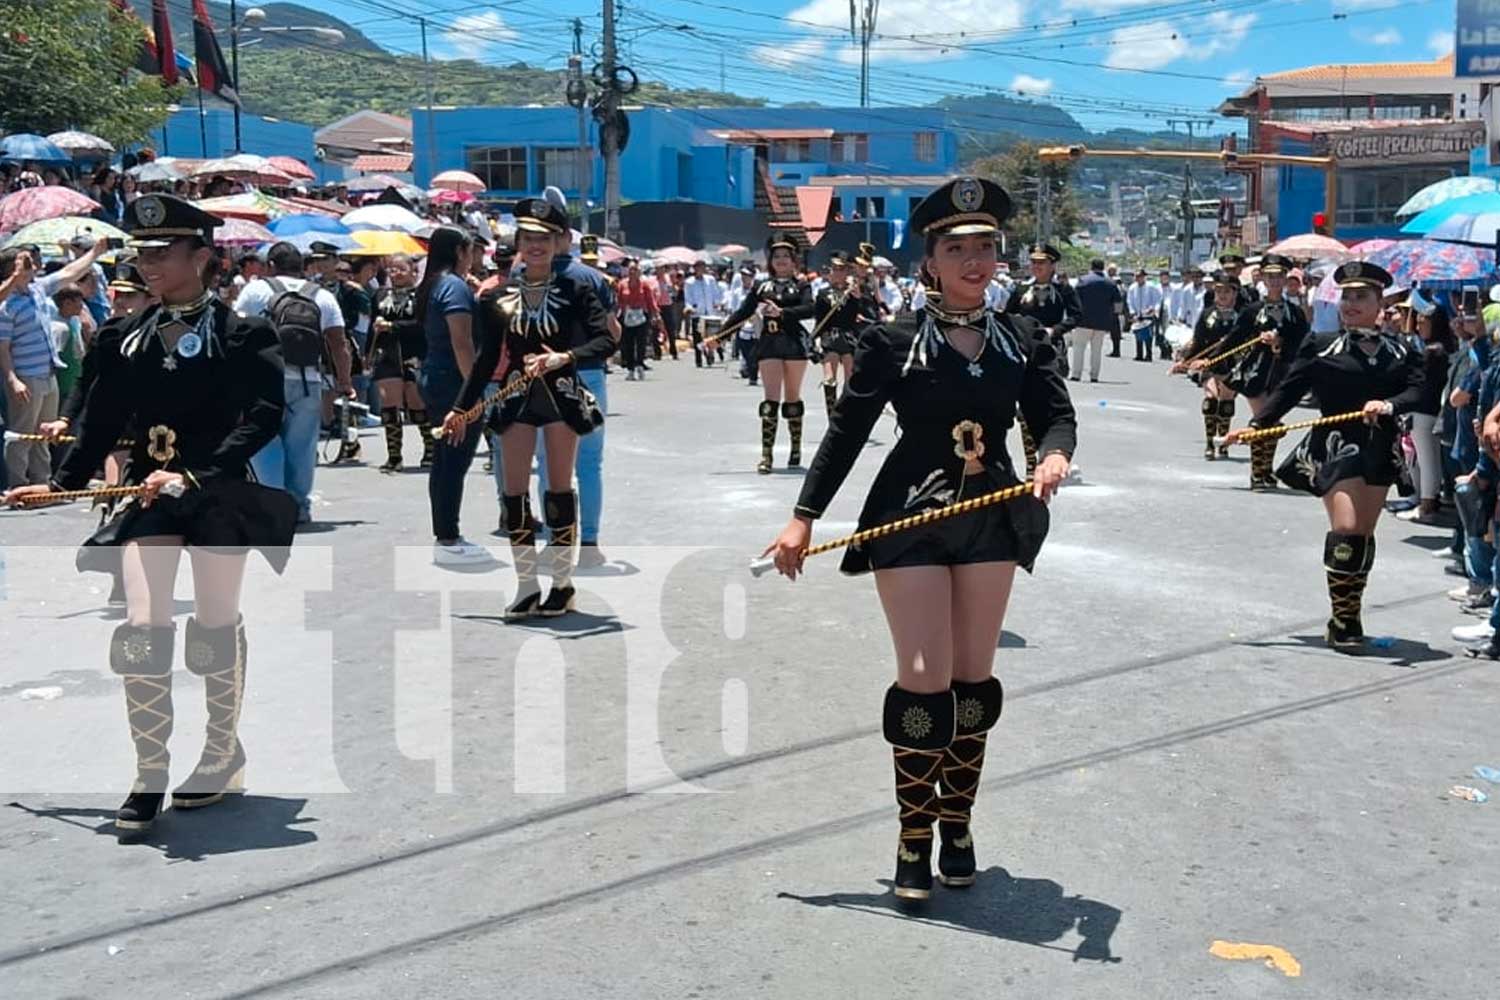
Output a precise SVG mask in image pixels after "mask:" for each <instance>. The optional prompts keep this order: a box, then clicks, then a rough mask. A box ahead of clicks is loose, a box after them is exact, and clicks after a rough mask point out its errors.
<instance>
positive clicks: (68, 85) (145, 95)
mask: <svg viewBox="0 0 1500 1000" xmlns="http://www.w3.org/2000/svg"><path fill="white" fill-rule="evenodd" d="M144 40H145V26H144V25H142V24H141V22H140V21H139V20H137V19H136V18H134V17H130V16H126V15H122V14H121V13H120V12H119V11H117V10H116V9H115V8H114V6H113V4H111V3H110V0H5V2H4V3H3V4H0V129H4V130H5V131H6V132H37V133H40V134H42V135H46V134H48V133H50V132H58V131H61V130H63V129H70V128H73V129H80V130H82V131H84V132H91V133H93V134H95V135H98V136H102V137H103V138H105V139H108V140H109V141H110V142H112V143H114V144H115V145H117V146H121V145H129V144H131V143H136V142H141V141H143V140H144V139H145V138H146V137H147V134H148V133H149V132H150V131H151V130H152V129H154V128H157V127H159V126H160V125H161V124H162V123H163V122H165V121H166V120H167V115H168V114H169V111H168V105H169V104H171V103H172V102H173V101H174V100H175V99H176V98H177V97H178V96H179V95H180V93H181V92H182V88H181V87H176V88H169V87H163V86H162V83H161V79H160V78H159V77H154V76H142V75H141V74H140V73H138V72H135V71H134V70H132V67H133V66H134V65H135V62H136V57H137V55H138V54H139V52H140V47H141V44H142V43H143V41H144Z"/></svg>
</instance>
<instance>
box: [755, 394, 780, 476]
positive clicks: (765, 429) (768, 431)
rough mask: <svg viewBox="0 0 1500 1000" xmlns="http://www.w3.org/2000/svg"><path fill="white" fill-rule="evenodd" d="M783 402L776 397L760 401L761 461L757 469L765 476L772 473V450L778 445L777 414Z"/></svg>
mask: <svg viewBox="0 0 1500 1000" xmlns="http://www.w3.org/2000/svg"><path fill="white" fill-rule="evenodd" d="M780 410H781V404H780V403H778V402H776V400H774V399H763V400H761V401H760V463H759V464H758V465H756V467H755V471H756V472H759V473H760V474H761V475H763V476H768V475H770V474H771V461H772V455H771V450H772V449H773V448H774V447H776V414H777V413H779V412H780Z"/></svg>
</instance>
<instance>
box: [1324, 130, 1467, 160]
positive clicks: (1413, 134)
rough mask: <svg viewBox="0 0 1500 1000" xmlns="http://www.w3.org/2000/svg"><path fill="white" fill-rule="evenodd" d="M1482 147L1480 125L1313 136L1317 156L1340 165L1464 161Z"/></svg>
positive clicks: (1341, 131)
mask: <svg viewBox="0 0 1500 1000" xmlns="http://www.w3.org/2000/svg"><path fill="white" fill-rule="evenodd" d="M1484 144H1485V134H1484V123H1483V122H1454V123H1452V124H1445V125H1407V126H1397V127H1393V128H1359V129H1347V130H1339V131H1331V132H1320V133H1318V134H1317V135H1316V136H1314V137H1313V150H1314V152H1315V153H1316V155H1319V156H1332V157H1333V158H1334V159H1335V160H1338V161H1339V162H1340V163H1341V164H1347V163H1362V162H1363V163H1376V162H1384V163H1423V162H1428V163H1442V162H1447V161H1451V160H1464V161H1467V160H1468V158H1469V150H1471V149H1474V148H1475V147H1480V146H1483V145H1484Z"/></svg>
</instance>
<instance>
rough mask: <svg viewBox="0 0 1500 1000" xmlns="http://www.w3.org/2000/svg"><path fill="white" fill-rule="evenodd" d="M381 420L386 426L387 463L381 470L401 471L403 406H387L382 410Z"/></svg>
mask: <svg viewBox="0 0 1500 1000" xmlns="http://www.w3.org/2000/svg"><path fill="white" fill-rule="evenodd" d="M380 422H381V424H382V425H384V427H385V464H384V465H382V466H381V467H380V471H381V472H400V471H401V408H400V407H399V406H387V407H385V408H383V409H382V410H381V411H380Z"/></svg>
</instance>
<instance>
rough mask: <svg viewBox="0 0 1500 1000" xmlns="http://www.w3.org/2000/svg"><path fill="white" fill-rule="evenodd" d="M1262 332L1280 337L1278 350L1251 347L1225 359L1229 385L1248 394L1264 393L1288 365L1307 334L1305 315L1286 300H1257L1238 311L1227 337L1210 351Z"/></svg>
mask: <svg viewBox="0 0 1500 1000" xmlns="http://www.w3.org/2000/svg"><path fill="white" fill-rule="evenodd" d="M1262 333H1275V334H1277V335H1278V336H1279V337H1280V338H1281V344H1280V346H1279V349H1278V348H1272V347H1264V346H1262V347H1251V348H1247V349H1246V350H1245V351H1243V352H1241V353H1240V354H1237V355H1235V356H1234V357H1233V358H1232V359H1230V360H1229V361H1228V362H1226V364H1227V365H1228V366H1229V367H1230V369H1231V370H1230V380H1229V385H1230V388H1232V389H1234V390H1235V391H1236V392H1240V393H1244V394H1245V395H1246V396H1250V397H1255V396H1262V395H1264V394H1265V393H1266V392H1267V391H1269V390H1270V388H1271V386H1273V385H1274V384H1275V383H1276V380H1277V379H1279V378H1281V377H1282V376H1283V375H1284V374H1285V373H1286V370H1287V369H1288V368H1289V367H1290V366H1291V363H1292V359H1293V358H1295V357H1296V356H1297V351H1298V350H1299V349H1300V348H1301V347H1302V340H1303V338H1305V337H1306V336H1307V334H1308V323H1307V316H1306V314H1304V313H1303V312H1302V309H1301V307H1299V306H1298V305H1297V304H1296V303H1294V302H1288V301H1287V300H1286V299H1279V300H1277V301H1275V302H1273V301H1271V300H1270V299H1260V300H1258V301H1256V302H1253V303H1251V304H1250V305H1249V306H1248V307H1246V308H1245V309H1242V310H1241V311H1240V314H1239V317H1238V319H1236V320H1235V324H1234V330H1233V331H1232V332H1231V333H1230V335H1229V339H1228V340H1226V341H1224V343H1223V345H1221V346H1220V347H1218V348H1215V350H1214V353H1216V354H1222V353H1223V352H1225V351H1229V350H1233V349H1234V348H1236V347H1239V346H1240V345H1242V344H1244V343H1245V342H1246V341H1250V340H1258V339H1259V338H1260V335H1261V334H1262Z"/></svg>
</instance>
